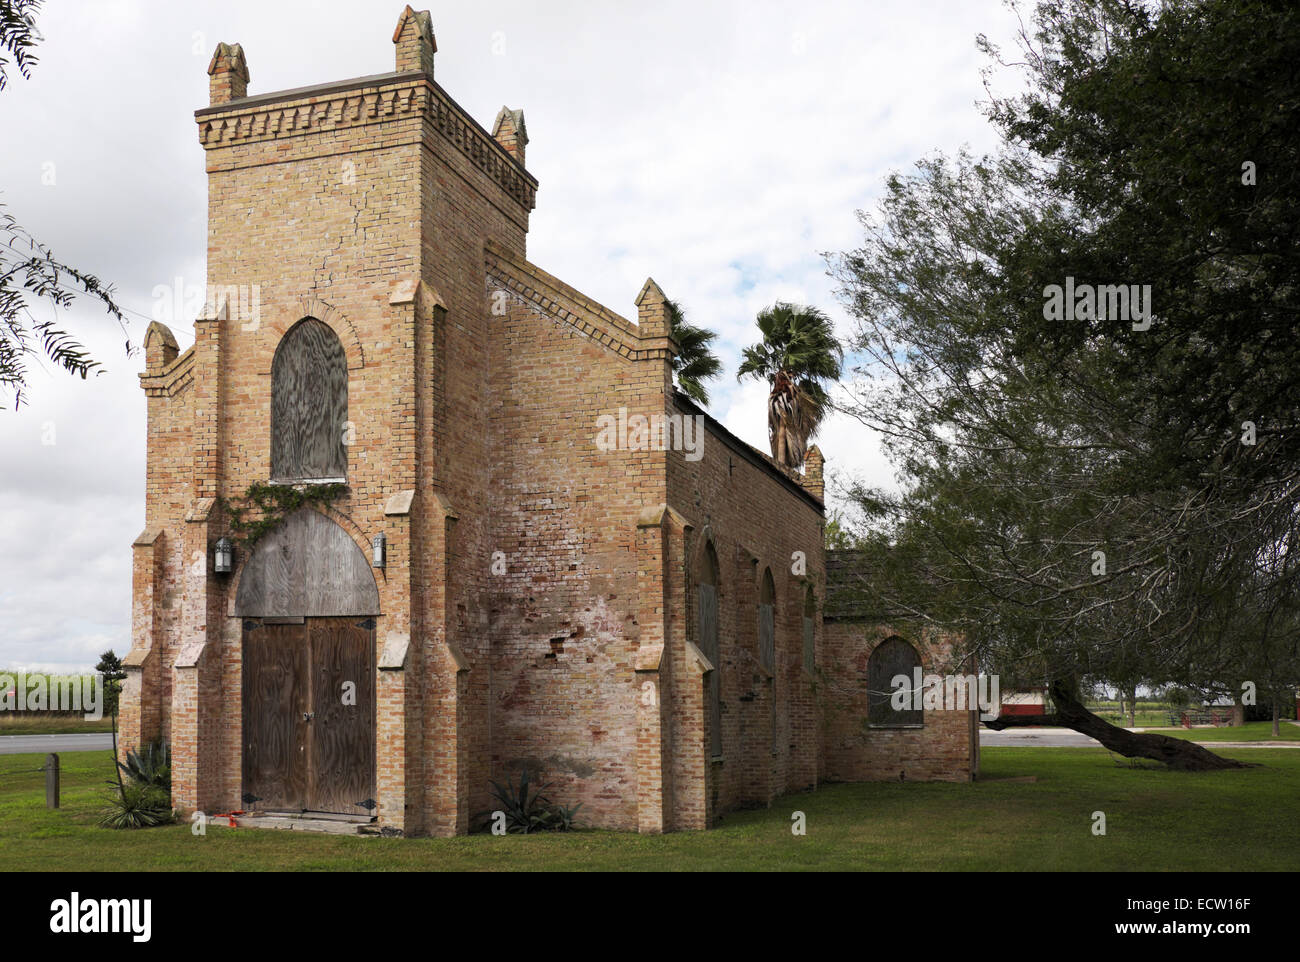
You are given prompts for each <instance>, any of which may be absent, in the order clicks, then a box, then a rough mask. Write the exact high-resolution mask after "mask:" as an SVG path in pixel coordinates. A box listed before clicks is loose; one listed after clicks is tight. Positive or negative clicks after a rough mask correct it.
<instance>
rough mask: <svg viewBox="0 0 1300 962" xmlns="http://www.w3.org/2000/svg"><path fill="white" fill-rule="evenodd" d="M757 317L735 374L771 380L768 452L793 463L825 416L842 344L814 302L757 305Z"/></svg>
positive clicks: (841, 358)
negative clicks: (754, 334) (754, 337)
mask: <svg viewBox="0 0 1300 962" xmlns="http://www.w3.org/2000/svg"><path fill="white" fill-rule="evenodd" d="M757 320H758V329H759V332H760V333H761V334H762V335H763V339H762V340H761V341H760V342H759V343H758V344H755V345H753V346H752V347H747V348H745V350H744V351H743V352H742V360H741V364H740V370H739V372H738V373H737V375H736V376H737V379H738V380H740V379H744V378H746V377H750V378H753V379H755V380H759V381H767V382H768V383H770V384H771V386H772V392H771V394H770V396H769V398H768V410H767V427H768V437H769V440H770V441H771V445H772V457H773V458H774V459H775V460H776V461H777V462H778V463H780V464H783V465H785V466H787V467H790V468H794V469H798V468H801V467H803V462H804V457H805V455H806V453H807V450H808V444H809V442H810V441H811V440H812V439H813V438H814V437H815V436H816V434H817V430H818V428H819V427H820V426H821V422H822V419H823V418H824V417H825V416H826V411H827V408H828V406H829V404H830V396H829V395H828V393H827V390H826V385H827V384H828V383H829V382H831V381H838V380H839V378H840V373H841V370H842V368H843V366H844V349H843V347H842V346H841V345H840V342H839V341H838V340H837V339H836V337H835V329H834V325H832V323H831V320H830V318H829V317H827V316H826V314H824V313H823V312H822V311H820V310H818V309H817V308H815V307H803V306H799V305H796V304H788V303H785V302H783V301H781V302H778V303H776V304H775V305H773V306H772V307H769V308H766V309H765V310H763V311H760V312H759V315H758V319H757Z"/></svg>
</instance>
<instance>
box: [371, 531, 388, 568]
mask: <svg viewBox="0 0 1300 962" xmlns="http://www.w3.org/2000/svg"><path fill="white" fill-rule="evenodd" d="M387 548H388V539H387V538H385V537H384V536H383V535H382V534H377V535H375V539H374V541H372V542H371V543H370V564H371V567H374V568H382V567H384V563H385V562H386V560H387V558H386V555H387Z"/></svg>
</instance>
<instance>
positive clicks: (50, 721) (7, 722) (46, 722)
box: [0, 711, 113, 735]
mask: <svg viewBox="0 0 1300 962" xmlns="http://www.w3.org/2000/svg"><path fill="white" fill-rule="evenodd" d="M112 730H113V719H111V718H108V717H105V718H101V719H100V720H99V721H85V720H83V719H82V718H81V716H79V715H77V716H72V717H68V716H64V715H50V714H41V713H40V712H24V713H23V714H21V715H18V714H11V713H9V712H5V711H0V735H81V734H90V733H94V732H111V731H112Z"/></svg>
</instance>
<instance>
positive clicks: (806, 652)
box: [803, 585, 817, 672]
mask: <svg viewBox="0 0 1300 962" xmlns="http://www.w3.org/2000/svg"><path fill="white" fill-rule="evenodd" d="M816 617H817V599H816V597H815V596H814V595H813V590H812V585H809V586H808V587H807V588H806V589H805V590H804V594H803V668H804V671H807V672H811V671H812V670H813V669H814V668H816V667H817V652H816V640H817V632H816V626H817V623H816V621H815V620H814V619H815V618H816Z"/></svg>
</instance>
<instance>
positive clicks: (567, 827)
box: [480, 767, 582, 835]
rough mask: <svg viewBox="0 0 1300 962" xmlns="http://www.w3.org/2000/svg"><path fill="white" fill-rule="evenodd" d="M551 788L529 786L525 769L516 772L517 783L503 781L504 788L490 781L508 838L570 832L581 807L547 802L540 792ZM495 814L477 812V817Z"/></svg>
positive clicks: (548, 786) (511, 780)
mask: <svg viewBox="0 0 1300 962" xmlns="http://www.w3.org/2000/svg"><path fill="white" fill-rule="evenodd" d="M550 787H551V783H550V782H547V783H546V784H544V785H538V786H534V785H532V784H531V783H530V778H529V774H528V769H527V767H525V768H524V769H523V770H522V771H521V772H520V773H519V784H518V785H517V786H516V785H515V783H514V780H513V779H510V778H507V779H506V783H505V784H504V785H502V784H500V783H499V782H495V781H494V782H492V797H493V798H495V799H496V800H497V802H498V803H500V806H501V808H500V809H499V811H502V812H504V813H505V817H506V831H507V833H508V834H511V835H528V834H530V833H533V832H569V831H572V830H573V827H574V818H575V816H576V815H577V814H578V809H580V808H582V805H581V804H579V805H576V806H574V807H573V808H566V807H564V806H562V805H557V804H555V803H554V802H552V801H550V799H548V798H547V797H546V796H545V795H543V794H542V792H544V791H546V789H548V788H550ZM494 815H495V811H489V812H482V813H480V817H481V818H487V819H489V820H490V819H491V818H492V817H493V816H494Z"/></svg>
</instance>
